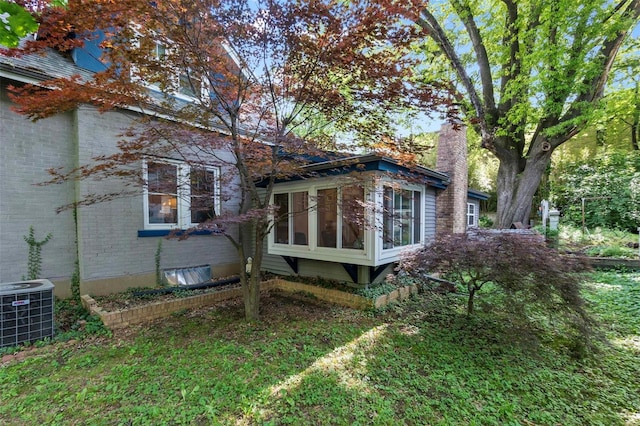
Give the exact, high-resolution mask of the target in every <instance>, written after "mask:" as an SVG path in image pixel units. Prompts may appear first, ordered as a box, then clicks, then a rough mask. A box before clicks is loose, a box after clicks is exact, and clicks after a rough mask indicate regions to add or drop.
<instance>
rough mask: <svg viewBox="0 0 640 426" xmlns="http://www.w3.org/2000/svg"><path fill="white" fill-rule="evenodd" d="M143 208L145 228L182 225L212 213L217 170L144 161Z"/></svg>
mask: <svg viewBox="0 0 640 426" xmlns="http://www.w3.org/2000/svg"><path fill="white" fill-rule="evenodd" d="M144 175H145V179H146V183H147V184H146V186H145V195H144V209H145V228H147V229H172V228H180V229H186V228H190V227H194V226H197V225H198V224H200V223H203V222H206V221H207V220H209V219H212V218H214V217H215V215H216V212H217V211H218V209H219V195H218V193H219V190H218V177H219V171H218V169H217V168H212V167H193V166H190V165H188V164H186V163H180V162H165V161H146V162H145V164H144Z"/></svg>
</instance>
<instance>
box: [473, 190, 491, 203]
mask: <svg viewBox="0 0 640 426" xmlns="http://www.w3.org/2000/svg"><path fill="white" fill-rule="evenodd" d="M467 196H468V197H469V198H473V199H476V200H481V201H486V200H488V199H489V197H490V195H489V194H487V193H485V192H480V191H478V190H475V189H471V188H469V189H468V190H467Z"/></svg>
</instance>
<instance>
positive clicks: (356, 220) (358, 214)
mask: <svg viewBox="0 0 640 426" xmlns="http://www.w3.org/2000/svg"><path fill="white" fill-rule="evenodd" d="M310 198H311V199H315V207H314V208H313V213H315V214H313V215H311V218H312V219H310V214H309V213H310V209H309V199H310ZM273 204H274V205H275V206H276V210H275V212H274V216H275V224H274V227H273V242H274V243H275V244H285V245H297V246H307V245H309V241H310V238H309V236H310V234H309V233H310V232H311V233H313V235H314V240H315V246H316V247H324V248H337V249H356V250H363V249H364V228H365V227H364V212H365V210H364V188H363V187H362V186H358V185H355V186H344V187H340V188H336V187H331V188H322V189H317V190H312V191H311V192H308V191H299V192H283V193H278V194H274V196H273Z"/></svg>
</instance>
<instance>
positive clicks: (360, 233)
mask: <svg viewBox="0 0 640 426" xmlns="http://www.w3.org/2000/svg"><path fill="white" fill-rule="evenodd" d="M363 203H364V188H362V187H360V186H350V187H346V188H342V202H341V205H340V211H341V215H342V248H353V249H362V248H363V237H364V204H363Z"/></svg>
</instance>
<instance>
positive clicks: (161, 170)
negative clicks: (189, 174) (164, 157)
mask: <svg viewBox="0 0 640 426" xmlns="http://www.w3.org/2000/svg"><path fill="white" fill-rule="evenodd" d="M177 174H178V173H177V168H176V166H174V165H173V164H165V163H149V164H148V165H147V185H148V191H149V192H155V193H164V194H177V192H178V179H177Z"/></svg>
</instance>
